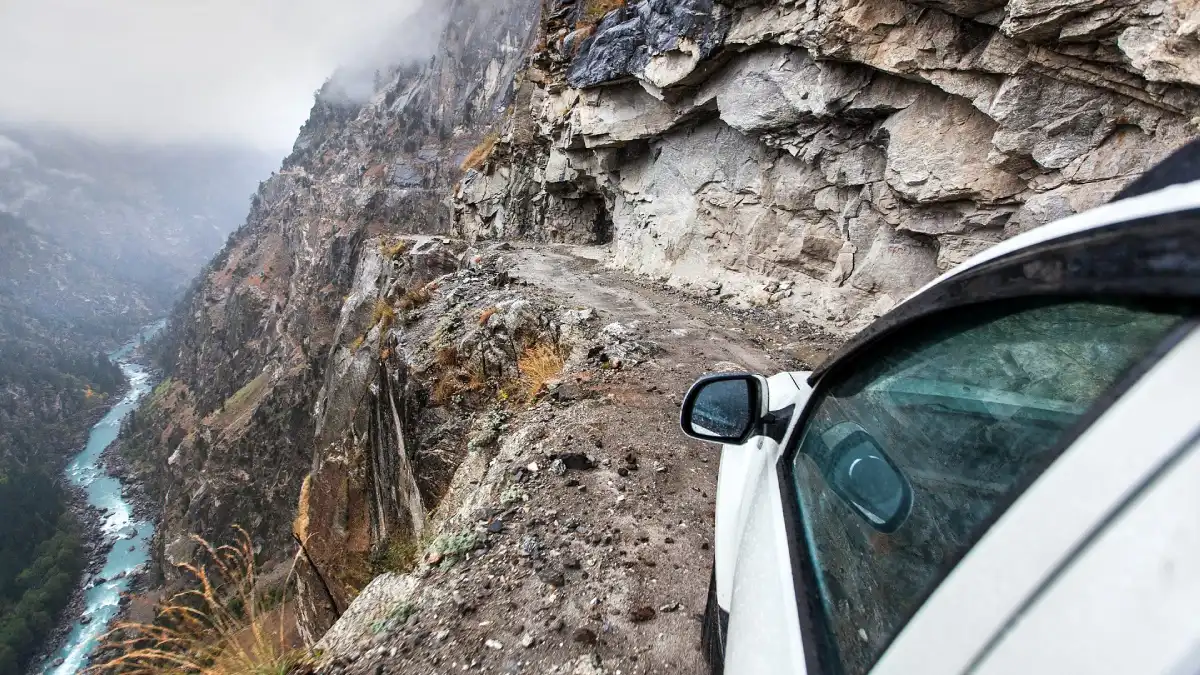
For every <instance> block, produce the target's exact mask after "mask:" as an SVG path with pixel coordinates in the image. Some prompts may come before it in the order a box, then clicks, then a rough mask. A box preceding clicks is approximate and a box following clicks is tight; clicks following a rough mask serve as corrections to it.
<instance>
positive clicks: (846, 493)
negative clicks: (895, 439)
mask: <svg viewBox="0 0 1200 675" xmlns="http://www.w3.org/2000/svg"><path fill="white" fill-rule="evenodd" d="M821 441H822V442H823V443H824V445H825V447H826V448H827V450H828V453H829V454H828V456H827V457H826V458H825V459H826V461H825V462H821V464H822V466H821V470H822V473H823V474H824V476H825V482H826V484H828V485H829V487H830V488H831V489H832V490H833V492H834V493H835V494H837V496H838V497H841V499H842V500H843V501H845V502H846V504H847V505H849V506H850V508H852V509H854V511H855V512H857V513H858V515H859V517H860V518H862V519H863V520H865V521H866V522H867V524H868V525H870V526H871V528H872V529H874V530H876V531H878V532H883V533H884V534H891V533H892V532H895V531H896V530H898V529H900V526H901V525H903V524H904V523H905V521H907V520H908V516H909V514H911V513H912V505H913V489H912V484H910V483H909V481H908V477H906V476H905V475H904V472H903V471H901V470H900V467H899V466H897V465H896V462H895V461H893V460H892V458H891V457H888V455H887V453H886V452H884V450H883V448H882V447H881V446H880V445H879V443H878V442H877V441H876V440H875V439H874V438H873V437H872V436H871V434H869V433H868V432H867V431H866V429H863V428H862V427H861V426H859V425H858V424H855V423H854V422H842V423H840V424H835V425H834V426H833V427H830V428H829V429H827V430H825V431H824V432H823V433H822V434H821Z"/></svg>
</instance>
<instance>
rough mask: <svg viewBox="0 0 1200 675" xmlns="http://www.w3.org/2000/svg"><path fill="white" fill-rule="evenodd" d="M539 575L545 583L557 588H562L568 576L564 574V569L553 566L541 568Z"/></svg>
mask: <svg viewBox="0 0 1200 675" xmlns="http://www.w3.org/2000/svg"><path fill="white" fill-rule="evenodd" d="M537 576H538V578H539V579H541V580H542V582H543V583H546V584H549V585H551V586H553V587H555V588H562V587H563V586H565V585H566V584H567V578H566V576H564V575H563V573H562V570H559V569H556V568H553V567H546V568H543V569H541V570H539V571H538V574H537Z"/></svg>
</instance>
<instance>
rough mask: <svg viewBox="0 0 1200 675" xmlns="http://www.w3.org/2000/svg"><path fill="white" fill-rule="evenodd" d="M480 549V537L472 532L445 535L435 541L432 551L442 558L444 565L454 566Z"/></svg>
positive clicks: (465, 531)
mask: <svg viewBox="0 0 1200 675" xmlns="http://www.w3.org/2000/svg"><path fill="white" fill-rule="evenodd" d="M478 547H479V536H478V535H476V534H475V533H474V532H472V531H471V530H463V531H462V532H459V533H457V534H443V535H442V536H440V537H438V538H437V539H435V540H434V542H433V546H432V547H430V550H431V551H432V552H433V553H436V554H438V555H440V556H442V561H443V562H442V564H444V565H447V564H448V565H453V564H454V563H456V562H458V561H459V560H461V559H463V558H465V557H466V555H467V554H468V553H470V552H471V551H474V550H475V549H476V548H478Z"/></svg>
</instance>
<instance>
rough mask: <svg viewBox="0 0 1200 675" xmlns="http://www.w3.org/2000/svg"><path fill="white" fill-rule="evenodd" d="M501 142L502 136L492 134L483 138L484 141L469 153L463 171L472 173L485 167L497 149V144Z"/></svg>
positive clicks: (464, 161) (463, 164)
mask: <svg viewBox="0 0 1200 675" xmlns="http://www.w3.org/2000/svg"><path fill="white" fill-rule="evenodd" d="M499 141H500V134H498V133H496V132H494V131H493V132H492V133H490V134H488V135H487V136H484V137H483V140H482V141H480V142H479V145H476V146H475V148H474V149H472V150H471V152H469V153H467V157H466V159H464V160H463V163H462V167H461V168H462V170H463V171H470V170H471V169H478V168H479V167H481V166H483V165H484V163H485V162H487V161H488V159H489V158H490V157H491V156H492V151H494V150H495V149H496V143H498V142H499Z"/></svg>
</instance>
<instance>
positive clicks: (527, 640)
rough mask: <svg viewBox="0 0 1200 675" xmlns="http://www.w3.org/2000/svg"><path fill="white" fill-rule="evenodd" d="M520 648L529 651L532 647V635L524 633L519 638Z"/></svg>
mask: <svg viewBox="0 0 1200 675" xmlns="http://www.w3.org/2000/svg"><path fill="white" fill-rule="evenodd" d="M521 646H522V647H524V648H526V649H529V648H530V647H532V646H533V635H531V634H529V633H526V634H524V635H522V636H521Z"/></svg>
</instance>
